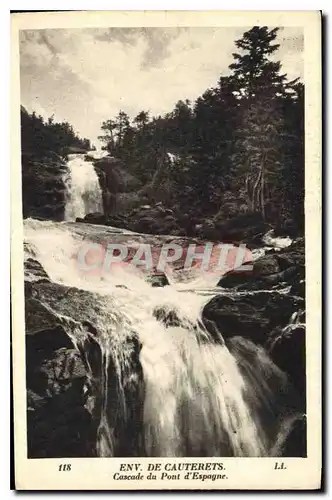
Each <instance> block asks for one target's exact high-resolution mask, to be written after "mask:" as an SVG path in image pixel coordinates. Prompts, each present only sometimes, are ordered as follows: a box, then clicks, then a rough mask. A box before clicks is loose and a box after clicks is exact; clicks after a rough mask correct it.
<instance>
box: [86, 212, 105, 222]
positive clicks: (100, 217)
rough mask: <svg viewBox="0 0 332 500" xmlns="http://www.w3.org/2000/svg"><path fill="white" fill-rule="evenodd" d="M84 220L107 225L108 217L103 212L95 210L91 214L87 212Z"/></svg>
mask: <svg viewBox="0 0 332 500" xmlns="http://www.w3.org/2000/svg"><path fill="white" fill-rule="evenodd" d="M84 222H89V223H90V224H102V225H106V223H107V218H106V216H105V215H104V214H102V213H101V212H93V213H91V214H87V215H86V216H85V217H84Z"/></svg>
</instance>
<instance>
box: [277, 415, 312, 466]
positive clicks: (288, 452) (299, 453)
mask: <svg viewBox="0 0 332 500" xmlns="http://www.w3.org/2000/svg"><path fill="white" fill-rule="evenodd" d="M279 456H282V457H306V456H307V417H306V415H301V416H299V417H298V418H296V419H295V420H294V422H292V424H291V427H290V430H289V432H288V434H287V436H286V438H285V440H284V442H283V443H282V445H281V447H280V449H279Z"/></svg>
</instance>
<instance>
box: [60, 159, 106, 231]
mask: <svg viewBox="0 0 332 500" xmlns="http://www.w3.org/2000/svg"><path fill="white" fill-rule="evenodd" d="M84 156H85V155H82V154H73V155H69V160H68V169H69V177H67V178H66V179H65V184H66V188H67V194H66V196H67V203H66V208H65V220H68V221H70V220H75V219H76V217H84V216H85V215H86V214H89V213H92V212H101V213H102V212H103V204H102V194H101V189H100V186H99V181H98V176H97V174H96V171H95V169H94V166H93V163H92V162H91V161H85V160H84Z"/></svg>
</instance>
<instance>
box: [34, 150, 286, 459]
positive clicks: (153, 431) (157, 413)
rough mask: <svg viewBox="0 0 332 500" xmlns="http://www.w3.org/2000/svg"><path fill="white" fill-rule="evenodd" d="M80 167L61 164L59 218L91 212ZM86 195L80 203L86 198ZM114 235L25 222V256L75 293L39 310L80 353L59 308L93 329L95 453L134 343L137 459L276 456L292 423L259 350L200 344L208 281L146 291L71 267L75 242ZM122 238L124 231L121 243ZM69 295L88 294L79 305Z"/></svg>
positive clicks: (120, 410)
mask: <svg viewBox="0 0 332 500" xmlns="http://www.w3.org/2000/svg"><path fill="white" fill-rule="evenodd" d="M85 163H86V162H85ZM85 163H84V164H83V162H82V160H81V158H78V157H75V158H73V159H72V160H70V161H69V168H70V169H71V174H72V175H71V196H70V197H69V201H68V207H67V208H68V210H67V212H66V213H67V217H68V218H69V217H71V218H72V219H75V217H76V216H82V215H84V213H85V212H86V211H87V210H90V211H91V210H92V209H91V206H92V205H93V206H94V208H93V210H97V208H98V207H99V203H100V189H99V186H98V187H97V185H96V182H97V179H96V177H94V174H92V166H91V164H89V163H87V164H85ZM78 169H80V175H78V173H77V172H76V170H78ZM81 169H82V170H81ZM76 182H77V184H75V183H76ZM87 192H89V193H90V194H91V196H90V198H86V196H85V195H86V193H87ZM80 197H81V199H80ZM83 198H84V199H83ZM99 233H100V234H99ZM119 233H121V231H120V232H119V230H116V229H114V232H112V229H110V228H104V227H102V226H98V227H97V226H91V225H88V224H84V225H83V224H79V223H76V224H75V223H68V222H64V223H56V222H50V221H48V222H45V221H43V222H42V221H36V220H33V219H27V220H26V221H25V239H26V242H27V253H28V256H29V255H30V256H31V257H33V258H34V259H36V260H38V261H39V262H40V263H41V264H42V266H43V268H44V269H45V271H46V272H47V273H48V275H49V277H50V279H51V280H52V281H53V282H54V283H58V284H62V285H65V286H70V287H75V289H72V292H71V295H70V294H68V296H69V298H68V301H67V305H66V300H65V299H64V300H62V301H61V303H62V305H61V307H60V305H59V304H57V303H56V301H53V302H52V300H51V299H50V300H49V301H48V303H47V307H48V308H49V309H50V310H52V313H53V314H56V315H57V316H58V317H59V318H60V320H61V321H62V322H63V324H64V325H65V326H66V329H67V332H68V334H69V335H70V336H71V338H72V339H73V342H74V343H75V345H76V346H77V347H78V348H79V349H80V350H81V351H82V346H83V349H84V346H85V345H86V344H84V342H81V340H82V339H83V340H84V339H85V340H86V338H87V336H89V335H90V334H88V335H87V334H86V332H85V333H84V332H82V328H81V327H80V326H78V322H77V321H72V322H71V321H70V320H69V319H68V317H69V316H70V315H69V313H68V310H70V308H72V310H75V307H76V308H77V310H79V311H80V313H79V314H80V315H81V316H82V321H83V320H84V318H85V316H88V317H89V320H90V323H91V322H93V326H94V330H95V331H96V332H97V333H96V341H97V342H98V344H99V347H100V351H101V358H100V365H101V366H100V372H101V378H100V384H99V385H98V391H99V397H100V400H101V404H100V410H99V416H98V418H99V427H98V432H97V437H96V441H97V442H96V450H97V454H98V455H99V456H113V455H114V454H116V442H115V437H114V436H115V435H116V432H117V430H116V425H118V424H117V423H116V422H119V420H121V419H122V420H123V421H126V419H127V417H128V415H127V404H126V390H127V389H126V387H128V384H127V385H125V384H124V380H127V381H128V380H134V379H135V377H136V379H137V373H136V372H137V370H136V372H135V370H134V368H133V365H132V356H133V349H134V346H137V345H139V346H140V351H139V364H140V367H141V371H142V382H141V385H142V386H143V388H142V387H141V389H142V390H140V389H139V384H138V385H137V384H136V385H135V384H134V385H133V387H134V388H136V389H135V390H136V392H135V393H134V396H133V397H134V398H136V399H137V400H138V399H140V398H141V399H142V401H141V402H140V403H141V406H142V407H143V412H142V429H141V430H140V432H141V434H142V440H143V445H142V448H141V450H140V452H138V453H141V454H145V455H147V456H170V457H177V456H236V457H239V456H245V457H246V456H269V455H270V454H271V453H273V454H274V455H278V446H276V443H281V444H282V442H283V441H284V437H285V436H283V434H282V433H284V434H286V431H285V429H288V428H289V425H287V422H290V421H291V419H293V418H294V414H293V413H292V412H291V411H286V410H285V405H284V401H283V397H284V396H285V397H286V395H287V391H288V384H287V380H286V377H285V375H284V374H283V373H282V372H281V371H280V370H279V369H278V368H277V367H276V366H275V365H274V364H273V363H272V361H271V360H270V359H269V357H268V356H267V354H266V353H265V351H264V349H263V348H261V347H257V346H255V345H254V344H252V343H251V342H250V341H248V340H244V339H242V338H233V339H231V340H230V341H228V342H224V341H223V338H222V332H220V333H219V335H220V339H219V342H216V341H215V340H213V339H212V338H211V337H210V335H209V333H208V332H207V331H206V329H205V328H204V326H203V324H202V321H201V311H202V308H203V306H204V305H205V304H206V302H207V301H208V300H210V298H211V297H212V296H214V295H216V294H217V293H222V291H221V290H220V289H219V290H218V289H217V288H213V287H211V283H208V287H210V293H209V294H208V295H207V293H206V291H205V292H204V293H202V291H201V290H200V289H195V286H194V285H193V283H190V282H189V283H184V282H183V281H181V282H173V283H172V284H171V285H170V286H165V287H161V288H155V287H152V286H151V285H150V284H149V283H148V282H147V281H146V280H145V276H144V275H143V274H142V273H141V272H138V271H137V270H136V271H135V270H133V269H132V270H129V269H118V270H117V272H114V273H113V274H112V275H111V274H103V275H101V274H99V275H98V274H95V275H87V274H86V273H84V272H83V271H82V270H81V269H80V268H79V266H78V265H77V260H76V257H75V256H76V255H77V252H78V250H79V248H80V245H82V242H86V241H87V240H91V241H96V238H97V236H96V235H98V234H99V236H98V237H99V239H102V238H104V237H106V236H105V235H107V237H108V238H110V236H112V235H113V237H116V236H117V235H118V234H119ZM126 234H128V233H126V232H125V231H124V232H123V233H122V237H125V238H126V237H127V236H126ZM128 238H129V236H128ZM201 284H202V283H201ZM77 290H78V291H79V290H83V291H85V292H88V293H89V297H90V298H89V300H87V301H86V303H85V304H84V307H82V304H80V303H79V295H78V291H77ZM76 296H77V299H76ZM68 304H69V305H68ZM61 308H62V309H61ZM156 309H159V310H163V311H164V312H166V313H167V312H171V313H172V314H175V315H176V317H177V320H178V322H177V326H168V327H167V326H166V325H165V324H164V323H163V322H161V321H159V320H158V319H157V318H156V315H155V311H156ZM84 336H85V337H84ZM110 364H111V365H112V367H113V368H112V370H113V375H114V376H112V377H110V372H109V365H110ZM114 380H115V381H116V382H115V383H116V393H117V400H116V401H117V403H116V406H117V415H118V416H117V417H116V418H117V420H114V418H115V417H114V416H112V415H113V413H114V411H113V410H114V408H113V409H111V410H112V411H111V410H110V411H109V409H110V407H111V405H112V401H111V399H110V394H112V391H110V389H109V386H110V385H111V384H112V383H114ZM136 381H137V380H136ZM113 392H114V391H113ZM113 406H114V405H113ZM112 412H113V413H112ZM287 432H288V431H287ZM281 444H280V446H281ZM272 450H273V451H272Z"/></svg>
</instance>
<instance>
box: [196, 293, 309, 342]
mask: <svg viewBox="0 0 332 500" xmlns="http://www.w3.org/2000/svg"><path fill="white" fill-rule="evenodd" d="M301 307H303V300H302V299H300V298H298V297H291V296H288V295H285V294H282V293H278V292H275V293H269V292H264V291H262V292H256V293H247V294H237V295H234V296H229V295H218V296H216V297H214V298H213V299H212V300H210V302H208V303H207V304H206V305H205V307H204V309H203V312H202V319H203V323H204V324H206V327H207V329H208V330H209V324H208V323H206V322H205V320H209V321H212V322H214V323H215V325H216V327H217V328H218V330H219V331H220V332H221V334H222V336H223V337H224V338H225V339H226V338H231V337H234V336H241V337H244V338H248V339H250V340H251V341H252V342H254V343H258V344H265V342H266V341H267V339H268V335H269V333H270V332H272V331H273V330H274V329H275V328H276V327H281V328H282V327H284V326H286V325H287V324H288V322H289V319H290V317H291V316H292V314H293V313H294V312H295V311H298V310H299V309H300V308H301ZM212 333H214V332H212Z"/></svg>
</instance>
